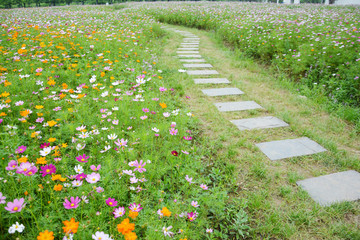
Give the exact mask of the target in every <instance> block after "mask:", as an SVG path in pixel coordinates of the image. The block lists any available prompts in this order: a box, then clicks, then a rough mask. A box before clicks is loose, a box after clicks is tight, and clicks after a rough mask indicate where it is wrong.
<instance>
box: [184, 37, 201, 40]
mask: <svg viewBox="0 0 360 240" xmlns="http://www.w3.org/2000/svg"><path fill="white" fill-rule="evenodd" d="M183 40H200V38H198V37H192V38H184V39H183Z"/></svg>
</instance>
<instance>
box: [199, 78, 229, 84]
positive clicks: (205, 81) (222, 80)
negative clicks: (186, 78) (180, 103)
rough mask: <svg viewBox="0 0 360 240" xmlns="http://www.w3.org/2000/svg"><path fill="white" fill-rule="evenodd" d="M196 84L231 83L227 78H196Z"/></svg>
mask: <svg viewBox="0 0 360 240" xmlns="http://www.w3.org/2000/svg"><path fill="white" fill-rule="evenodd" d="M194 82H195V84H221V83H230V81H229V80H228V79H226V78H195V79H194Z"/></svg>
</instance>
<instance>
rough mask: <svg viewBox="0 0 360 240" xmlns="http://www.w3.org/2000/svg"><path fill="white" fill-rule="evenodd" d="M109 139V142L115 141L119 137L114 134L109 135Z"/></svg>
mask: <svg viewBox="0 0 360 240" xmlns="http://www.w3.org/2000/svg"><path fill="white" fill-rule="evenodd" d="M107 137H108V139H109V140H115V139H116V138H117V137H118V136H117V135H116V134H115V133H113V134H110V135H108V136H107Z"/></svg>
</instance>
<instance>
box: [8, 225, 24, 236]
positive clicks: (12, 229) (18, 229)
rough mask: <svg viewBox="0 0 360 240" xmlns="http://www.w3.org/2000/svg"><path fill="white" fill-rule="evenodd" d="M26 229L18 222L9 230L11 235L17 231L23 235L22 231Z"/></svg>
mask: <svg viewBox="0 0 360 240" xmlns="http://www.w3.org/2000/svg"><path fill="white" fill-rule="evenodd" d="M24 229H25V226H24V225H23V224H19V223H18V222H16V223H15V224H13V225H12V226H11V227H10V228H9V233H10V234H14V233H15V232H16V231H18V232H19V233H21V232H22V231H24Z"/></svg>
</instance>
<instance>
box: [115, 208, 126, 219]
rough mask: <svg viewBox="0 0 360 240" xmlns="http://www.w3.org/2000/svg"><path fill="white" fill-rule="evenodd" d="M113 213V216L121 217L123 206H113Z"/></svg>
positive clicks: (123, 210)
mask: <svg viewBox="0 0 360 240" xmlns="http://www.w3.org/2000/svg"><path fill="white" fill-rule="evenodd" d="M113 214H114V217H115V218H118V217H122V216H124V214H125V208H124V207H118V208H115V209H114V212H113Z"/></svg>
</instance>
